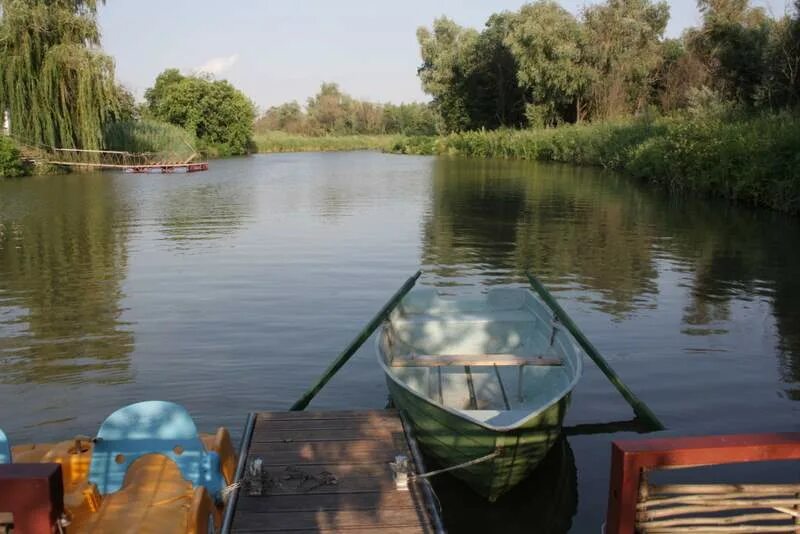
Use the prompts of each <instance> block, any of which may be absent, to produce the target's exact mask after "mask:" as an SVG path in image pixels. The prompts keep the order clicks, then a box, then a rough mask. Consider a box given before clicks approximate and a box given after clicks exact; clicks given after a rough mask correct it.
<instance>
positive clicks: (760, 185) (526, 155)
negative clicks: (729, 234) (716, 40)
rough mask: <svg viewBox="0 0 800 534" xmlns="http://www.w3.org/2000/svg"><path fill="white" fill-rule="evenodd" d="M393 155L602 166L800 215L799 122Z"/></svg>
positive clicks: (783, 117)
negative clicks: (433, 155) (527, 160)
mask: <svg viewBox="0 0 800 534" xmlns="http://www.w3.org/2000/svg"><path fill="white" fill-rule="evenodd" d="M392 151H394V152H398V153H405V154H409V153H411V154H420V153H422V154H452V155H463V156H472V157H482V158H488V157H499V158H519V159H531V160H544V161H558V162H564V163H573V164H579V165H596V166H602V167H606V168H610V169H615V170H619V171H622V172H624V173H627V174H629V175H632V176H635V177H637V178H642V179H645V180H647V181H650V182H653V183H658V184H664V185H665V186H667V187H669V188H670V189H672V190H676V191H687V192H688V191H691V192H697V193H701V194H709V195H717V196H722V197H725V198H730V199H735V200H739V201H743V202H746V203H750V204H755V205H762V206H768V207H772V208H775V209H779V210H783V211H790V212H800V118H798V117H796V116H792V115H790V114H788V113H787V114H775V115H761V116H740V117H732V118H724V117H720V116H715V115H708V116H690V115H684V116H676V117H669V118H659V119H653V120H649V119H630V120H625V121H620V122H603V123H595V124H585V125H570V126H562V127H559V128H546V129H536V130H495V131H485V130H478V131H471V132H461V133H453V134H450V135H447V136H444V137H440V138H439V139H437V140H435V141H434V140H433V139H432V138H427V137H418V138H414V137H410V138H404V139H399V140H398V141H397V142H395V144H394V145H393V146H392Z"/></svg>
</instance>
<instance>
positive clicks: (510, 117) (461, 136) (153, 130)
mask: <svg viewBox="0 0 800 534" xmlns="http://www.w3.org/2000/svg"><path fill="white" fill-rule="evenodd" d="M100 5H102V3H100V2H96V1H95V0H78V1H76V2H72V3H57V5H56V4H54V5H51V3H50V2H47V1H46V0H26V1H25V2H14V1H11V0H0V72H3V73H4V76H2V77H0V119H4V121H3V122H5V119H6V118H8V119H9V125H10V126H9V128H10V133H11V137H10V138H5V139H3V138H2V136H0V176H2V175H5V176H19V175H25V174H30V173H31V172H34V173H40V172H42V171H43V170H45V169H44V168H41V169H40V168H36V169H34V168H32V166H31V165H30V164H29V163H30V162H29V161H26V160H25V154H26V152H27V151H28V150H29V148H33V149H42V148H48V149H52V148H67V149H70V148H76V149H114V150H124V151H130V152H149V153H157V154H161V153H166V152H169V153H170V154H181V155H186V152H187V150H188V151H189V155H191V151H193V150H194V149H197V151H198V152H200V153H201V154H202V155H203V156H205V157H221V156H231V155H240V154H247V153H252V152H255V151H257V152H290V151H291V152H302V151H338V150H341V151H345V150H381V151H384V152H393V153H398V154H431V155H457V156H468V157H498V158H518V159H529V160H538V161H555V162H563V163H570V164H576V165H594V166H600V167H604V168H609V169H614V170H616V171H619V172H621V173H624V174H626V175H629V176H632V177H635V178H639V179H642V180H645V181H647V182H649V183H653V184H659V185H663V186H665V187H667V188H668V189H670V190H672V191H676V192H681V193H691V194H697V195H714V196H720V197H724V198H728V199H731V200H735V201H738V202H742V203H747V204H751V205H757V206H764V207H768V208H772V209H776V210H780V211H785V212H790V213H800V170H798V169H800V113H799V112H798V111H799V110H800V0H793V2H792V5H791V6H787V9H786V11H785V13H783V14H782V15H777V14H776V15H772V14H770V13H768V12H767V11H766V10H765V9H764V8H762V7H759V6H757V5H754V4H753V3H751V1H750V0H697V7H698V10H699V12H700V14H701V20H700V23H699V25H698V26H696V27H689V28H686V29H685V30H684V32H683V34H682V35H681V36H680V37H679V38H668V37H666V36H665V30H666V26H667V23H668V21H669V17H670V13H669V5H668V4H667V3H666V2H664V1H662V0H602V1H600V2H598V3H595V4H592V5H591V6H587V7H585V8H584V9H583V10H581V11H580V12H579V13H577V14H574V13H572V12H570V11H568V10H566V9H565V8H564V7H562V6H561V5H560V4H559V3H558V2H555V1H553V0H534V1H532V2H530V3H526V4H524V5H523V6H521V7H520V8H519V9H518V10H516V11H503V12H499V13H494V14H491V15H490V16H489V17H488V19H487V20H486V23H485V24H484V26H483V27H482V28H480V29H478V28H470V27H463V26H460V25H459V24H457V23H456V22H454V21H453V20H452V19H449V18H448V17H446V16H442V17H439V18H437V19H435V20H434V21H432V24H431V25H430V26H423V27H420V28H418V29H417V41H418V44H419V50H420V60H421V63H420V66H419V68H418V69H417V74H418V77H419V80H420V83H421V86H422V89H423V90H424V92H425V93H426V94H427V95H429V96H430V98H431V101H430V102H428V103H424V102H409V103H401V104H394V103H388V102H374V101H369V100H362V99H358V98H355V97H353V96H352V95H350V94H348V93H346V92H344V91H343V90H341V89H340V87H339V86H338V84H336V83H331V82H327V83H325V82H323V83H322V84H321V86H320V89H319V91H318V92H317V93H316V94H315V95H313V96H311V97H309V98H308V99H307V100H306V101H305V103H304V104H302V105H301V104H300V103H299V102H298V101H292V102H286V103H283V104H280V105H277V106H273V107H270V108H268V109H266V110H265V111H263V113H259V112H258V110H257V108H256V106H255V104H254V103H253V102H252V101H251V100H250V98H249V97H248V96H247V95H245V94H244V93H243V92H241V91H240V90H239V89H237V88H236V87H234V86H233V85H232V84H231V83H229V82H228V81H226V80H217V79H215V78H214V77H213V76H212V75H209V74H204V73H199V72H198V73H191V74H186V73H183V72H181V71H179V70H178V69H166V70H164V71H163V72H162V73H161V74H159V75H158V76H157V77H156V78H155V80H154V81H153V85H152V86H151V87H150V88H149V89H147V91H146V92H145V93H144V100H143V101H141V102H136V101H135V99H134V97H133V95H132V94H131V92H130V91H128V90H127V89H125V88H124V87H123V86H121V85H120V84H119V83H118V82H117V81H116V78H115V68H114V61H113V58H112V57H110V56H108V55H106V54H104V53H103V52H102V48H101V47H100V45H101V42H100V29H99V27H98V24H97V10H98V7H99V6H100ZM44 14H47V16H46V17H45V16H44ZM75 28H79V29H80V31H74V29H75ZM23 37H24V38H23ZM18 57H26V58H27V57H30V58H31V61H25V62H19V61H16V60H15V59H14V58H18ZM64 95H67V96H69V98H67V97H65V96H64ZM14 140H16V141H17V143H16V144H15V142H14ZM47 170H51V169H47Z"/></svg>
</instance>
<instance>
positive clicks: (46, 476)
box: [0, 463, 64, 534]
mask: <svg viewBox="0 0 800 534" xmlns="http://www.w3.org/2000/svg"><path fill="white" fill-rule="evenodd" d="M0 512H11V513H12V514H13V516H14V533H15V534H52V533H54V532H57V529H56V521H58V519H59V518H60V517H61V515H62V514H63V513H64V485H63V481H62V479H61V465H60V464H44V463H42V464H2V465H0Z"/></svg>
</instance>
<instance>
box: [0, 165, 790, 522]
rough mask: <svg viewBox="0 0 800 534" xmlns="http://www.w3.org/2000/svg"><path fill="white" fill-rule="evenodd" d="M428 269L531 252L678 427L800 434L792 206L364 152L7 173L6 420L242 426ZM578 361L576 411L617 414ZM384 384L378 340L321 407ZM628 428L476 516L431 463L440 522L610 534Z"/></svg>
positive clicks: (30, 435)
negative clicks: (186, 167) (166, 418)
mask: <svg viewBox="0 0 800 534" xmlns="http://www.w3.org/2000/svg"><path fill="white" fill-rule="evenodd" d="M417 268H421V269H422V270H423V276H422V278H421V279H420V282H419V284H421V285H423V286H436V287H439V288H440V289H441V290H442V291H443V292H446V293H449V294H460V293H470V292H476V291H481V290H484V289H486V288H488V287H490V286H496V285H524V283H525V277H524V273H525V270H526V269H530V270H531V271H532V272H534V273H536V274H537V275H538V276H539V277H540V279H541V280H542V281H543V282H544V283H545V284H546V285H547V286H548V287H549V288H551V289H552V290H553V292H554V294H555V296H556V297H557V298H558V299H559V301H560V302H561V304H562V306H563V307H564V308H565V309H566V310H567V311H568V312H569V313H570V315H571V316H572V317H573V319H574V320H575V321H576V323H578V324H579V325H580V326H581V328H582V329H583V330H584V332H585V333H586V335H587V337H588V338H589V339H591V340H592V341H593V343H594V344H595V345H596V346H597V347H598V348H599V349H600V350H601V352H602V353H603V354H604V355H605V356H606V357H607V359H608V360H609V362H610V363H611V365H612V366H614V368H615V369H616V370H617V371H618V373H619V374H620V375H621V377H622V378H623V379H624V380H625V381H626V383H627V384H628V385H629V386H630V388H631V389H632V390H633V391H634V392H636V393H637V394H638V395H639V396H640V397H641V398H642V399H643V400H644V401H645V402H646V403H647V404H648V405H649V406H650V408H651V409H652V410H653V411H654V412H655V413H656V414H657V415H658V416H659V418H661V419H662V421H663V422H664V423H665V424H666V426H667V427H668V428H669V431H668V434H669V435H689V434H707V433H742V432H761V431H764V432H771V431H786V430H794V431H797V430H800V305H798V302H800V274H799V273H800V220H798V219H797V218H792V217H789V216H785V215H780V214H777V213H773V212H769V211H765V210H753V209H749V208H745V207H736V206H732V205H730V204H728V203H725V202H717V201H712V200H698V199H687V198H681V197H678V196H674V195H667V194H665V193H664V192H662V191H659V190H656V189H653V188H651V187H647V186H644V185H642V184H639V183H637V182H635V181H633V180H630V179H627V178H624V177H620V176H617V175H615V174H613V173H609V172H605V171H601V170H598V169H586V168H576V167H570V166H557V165H547V164H539V163H531V162H512V161H497V160H469V159H453V158H445V157H442V158H434V157H416V156H398V155H386V154H379V153H371V152H353V153H327V154H317V153H311V154H276V155H258V156H250V157H243V158H234V159H228V160H219V161H213V162H211V169H210V170H209V171H208V172H205V173H196V174H191V175H163V176H161V175H124V174H118V173H90V174H80V173H75V174H70V175H64V176H49V177H35V178H26V179H21V180H5V181H0V427H2V428H3V429H4V430H5V431H6V433H7V434H9V436H10V438H11V439H12V441H13V442H15V443H23V442H26V441H33V440H35V441H48V440H51V441H52V440H55V439H66V438H69V437H71V436H72V435H74V434H92V433H93V432H95V431H96V428H97V426H98V425H99V423H100V422H101V421H102V420H103V418H104V417H105V416H106V415H108V414H109V413H110V412H112V411H113V410H114V409H116V408H118V407H120V406H122V405H124V404H126V403H130V402H135V401H138V400H144V399H165V400H172V401H176V402H179V403H181V404H183V405H185V406H186V407H187V408H188V409H189V410H190V412H191V413H192V414H193V416H194V417H195V419H196V421H197V423H198V426H199V427H200V429H201V430H203V431H212V430H213V429H214V428H215V427H216V426H219V425H226V426H228V427H230V428H232V429H233V432H234V434H235V435H239V433H240V429H241V426H242V425H243V424H244V420H245V417H246V413H247V412H248V411H250V410H256V409H260V410H280V409H285V408H287V407H288V406H289V405H290V404H291V403H292V402H293V401H294V400H295V399H296V398H297V397H298V396H299V395H300V394H301V393H302V391H303V390H304V389H305V388H306V387H307V386H308V385H309V384H310V383H311V382H313V380H314V379H315V378H316V377H317V376H318V375H319V374H320V373H321V371H322V370H323V369H324V368H325V367H326V365H327V364H328V363H329V361H330V360H331V359H332V358H333V357H334V356H335V355H336V354H337V353H338V352H339V350H341V348H343V347H344V346H345V345H346V344H347V342H348V341H349V340H350V339H351V338H352V337H353V336H354V335H355V334H356V333H357V332H358V331H359V329H360V328H361V326H362V325H363V324H364V323H365V322H366V321H367V320H368V319H369V318H370V317H371V316H372V314H373V313H374V312H375V311H377V309H378V308H379V307H380V306H381V305H382V304H383V302H384V301H385V300H386V299H387V298H388V297H389V296H390V295H391V294H392V293H393V292H394V291H395V290H396V289H397V288H398V287H399V286H400V284H402V282H403V281H404V280H405V279H406V278H407V277H408V276H409V275H411V274H412V273H413V272H414V271H415V270H416V269H417ZM586 363H587V365H586V371H585V374H584V377H583V379H582V380H581V382H580V383H579V385H578V387H577V389H576V391H575V393H574V396H573V402H572V406H571V408H570V412H569V414H568V417H567V424H568V425H570V426H573V427H574V426H575V425H579V424H580V425H583V424H594V423H610V422H619V421H626V420H629V419H630V418H631V410H630V408H629V407H628V406H627V405H626V404H625V403H624V401H622V400H621V398H620V397H619V395H618V394H617V393H616V391H615V390H614V389H613V388H612V387H611V386H610V385H609V383H608V382H607V381H606V380H605V378H604V377H603V375H602V374H601V373H600V372H599V371H598V370H597V368H596V367H594V365H593V364H592V363H591V362H590V361H587V362H586ZM386 400H387V391H386V387H385V384H384V381H383V378H382V376H381V373H380V371H379V368H378V365H377V364H376V362H375V356H374V347H373V344H372V343H371V342H369V343H367V344H366V345H365V346H364V347H363V348H362V349H361V350H360V351H359V353H358V354H357V355H356V356H355V358H354V359H353V360H352V361H351V362H350V363H349V364H348V365H347V366H346V367H345V368H344V369H343V370H342V371H341V372H340V373H339V375H338V376H337V377H336V378H334V380H333V381H332V382H331V383H330V384H329V385H328V386H327V387H326V388H325V389H324V390H323V392H322V393H321V394H320V396H319V397H318V398H317V399H316V400H315V401H314V402H313V403H312V405H311V408H325V409H327V408H331V409H338V408H347V409H351V408H379V407H383V406H384V405H385V404H386ZM611 428H613V425H611ZM636 436H637V435H636V434H632V433H630V432H618V433H613V434H611V433H601V434H592V435H585V434H579V435H574V436H570V437H569V438H568V442H567V443H564V444H562V445H560V446H559V447H558V448H557V449H558V450H557V451H555V452H554V454H553V455H551V456H552V458H549V459H548V461H546V462H545V465H543V466H542V469H540V470H539V471H538V472H537V473H536V474H535V475H534V477H533V478H532V479H531V481H530V482H529V483H527V484H525V485H524V486H523V487H522V488H520V490H519V491H517V492H515V493H514V494H513V495H511V496H510V497H509V498H508V499H505V500H501V501H500V503H498V505H497V506H495V507H493V508H490V509H488V510H486V509H485V510H483V511H482V512H481V513H480V514H472V515H470V514H469V513H464V510H465V507H464V504H465V503H470V502H473V499H472V496H471V494H470V493H469V491H468V490H464V489H463V488H461V487H460V486H459V484H457V483H455V482H453V481H452V480H448V479H442V480H441V481H439V482H437V488H438V489H439V492H440V497H441V499H442V503H443V505H444V508H445V518H446V519H447V521H448V525H449V526H450V528H451V530H452V531H454V532H459V531H469V530H472V531H486V530H487V529H488V528H489V525H494V526H497V525H502V526H503V527H504V528H503V529H501V530H504V531H509V532H510V531H514V530H515V528H517V527H519V528H520V529H521V530H525V529H526V528H527V529H530V528H531V527H532V525H534V524H538V525H540V526H539V529H538V530H536V531H540V532H563V531H565V530H567V529H569V528H570V527H571V529H572V531H573V532H599V529H600V524H601V523H602V521H603V517H604V514H605V503H606V494H607V484H608V469H609V451H610V448H609V447H610V442H611V440H612V439H623V438H631V437H636ZM779 471H780V470H776V471H775V472H776V473H779ZM794 473H795V475H796V474H797V473H796V470H795V471H794ZM795 478H796V477H795ZM554 488H556V489H554ZM474 506H476V507H477V506H478V503H475V504H474ZM466 508H470V507H469V506H468V507H466Z"/></svg>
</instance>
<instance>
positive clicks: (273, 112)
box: [255, 101, 311, 134]
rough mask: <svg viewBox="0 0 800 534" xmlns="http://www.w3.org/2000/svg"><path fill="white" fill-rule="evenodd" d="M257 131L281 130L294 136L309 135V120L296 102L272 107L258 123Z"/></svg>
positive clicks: (256, 125)
mask: <svg viewBox="0 0 800 534" xmlns="http://www.w3.org/2000/svg"><path fill="white" fill-rule="evenodd" d="M255 130H256V131H257V132H261V131H272V130H281V131H284V132H288V133H293V134H308V133H311V132H310V131H309V126H308V120H307V117H306V115H305V113H303V110H302V109H301V108H300V104H298V103H297V102H296V101H292V102H287V103H285V104H281V105H280V106H272V107H271V108H269V109H267V111H265V112H264V114H263V115H262V116H261V117H260V118H259V119H258V120H257V121H256V124H255Z"/></svg>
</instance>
